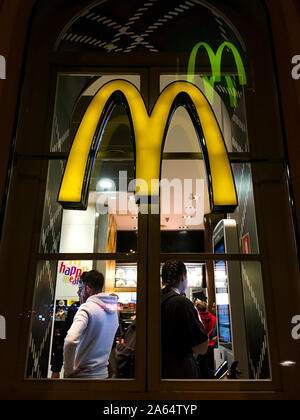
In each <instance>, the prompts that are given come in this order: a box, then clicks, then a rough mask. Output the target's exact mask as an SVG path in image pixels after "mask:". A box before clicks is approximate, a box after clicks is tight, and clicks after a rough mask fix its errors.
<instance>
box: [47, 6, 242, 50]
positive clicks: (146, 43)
mask: <svg viewBox="0 0 300 420" xmlns="http://www.w3.org/2000/svg"><path fill="white" fill-rule="evenodd" d="M199 41H205V42H207V43H209V45H210V46H211V48H212V49H213V50H215V51H216V50H217V49H218V47H219V46H220V45H221V44H222V43H223V42H232V43H233V44H234V45H235V46H236V47H237V48H238V50H239V51H240V53H241V54H244V53H245V45H244V42H243V40H242V38H241V36H240V35H239V33H238V31H237V29H236V28H234V27H233V26H232V25H231V23H230V22H229V20H228V19H227V18H225V17H224V16H223V15H222V14H221V13H220V12H219V11H217V10H216V9H215V8H213V7H212V6H211V5H208V4H207V3H206V2H204V1H200V0H163V1H160V0H149V1H147V0H145V1H144V2H140V1H139V0H131V1H126V2H124V1H123V0H116V1H113V2H112V1H109V0H104V1H99V2H97V4H96V5H95V3H94V5H92V6H90V7H88V8H85V9H84V10H82V11H81V12H80V13H79V14H78V15H77V16H76V17H75V18H73V19H72V21H71V22H70V23H69V24H68V25H67V26H66V27H65V29H64V31H63V32H62V33H61V34H60V36H59V38H58V39H57V42H56V45H55V50H56V51H57V52H67V51H72V52H76V51H78V52H80V51H102V52H114V53H117V52H119V53H131V52H152V53H155V52H190V51H191V49H192V48H193V46H194V45H195V44H196V43H197V42H199Z"/></svg>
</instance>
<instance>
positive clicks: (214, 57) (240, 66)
mask: <svg viewBox="0 0 300 420" xmlns="http://www.w3.org/2000/svg"><path fill="white" fill-rule="evenodd" d="M200 48H204V49H205V51H206V52H207V54H208V57H209V60H210V65H211V71H212V76H211V77H207V76H203V77H202V79H203V81H204V87H205V93H206V96H207V98H208V100H209V102H210V103H211V104H212V103H213V98H214V96H213V95H214V86H215V83H216V82H220V81H221V76H222V72H221V64H222V55H223V52H224V49H225V48H229V49H230V50H231V52H232V54H233V57H234V60H235V64H236V68H237V73H238V78H239V83H240V85H246V84H247V77H246V71H245V67H244V63H243V60H242V58H241V56H240V53H239V51H238V49H237V48H236V46H235V45H234V44H233V43H232V42H223V43H222V44H221V45H220V46H219V48H218V50H217V52H216V54H215V53H214V51H213V49H212V48H211V47H210V46H209V45H208V44H207V43H206V42H198V43H197V44H195V45H194V47H193V49H192V52H191V54H190V58H189V62H188V81H189V82H191V83H193V82H194V76H195V67H196V57H197V53H198V51H199V49H200ZM225 80H226V83H227V87H228V92H229V98H230V106H231V107H232V108H235V107H236V106H237V99H236V90H235V88H234V86H233V82H232V78H231V77H230V76H225Z"/></svg>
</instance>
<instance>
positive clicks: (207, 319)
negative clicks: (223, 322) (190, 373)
mask: <svg viewBox="0 0 300 420" xmlns="http://www.w3.org/2000/svg"><path fill="white" fill-rule="evenodd" d="M196 308H197V310H198V312H199V315H200V318H201V321H202V323H203V325H204V328H205V330H206V332H207V335H208V338H209V343H208V349H207V359H208V369H209V372H210V373H209V375H213V373H214V371H215V360H214V346H215V343H216V340H217V333H216V328H215V327H216V322H217V318H216V317H215V316H214V315H212V314H211V313H210V312H208V310H207V303H206V302H204V301H202V300H197V301H196Z"/></svg>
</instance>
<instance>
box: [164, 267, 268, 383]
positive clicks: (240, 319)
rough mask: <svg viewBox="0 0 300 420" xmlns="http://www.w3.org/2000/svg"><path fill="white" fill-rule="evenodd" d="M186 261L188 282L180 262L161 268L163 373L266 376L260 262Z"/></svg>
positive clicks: (181, 376)
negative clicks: (210, 267) (210, 265)
mask: <svg viewBox="0 0 300 420" xmlns="http://www.w3.org/2000/svg"><path fill="white" fill-rule="evenodd" d="M184 265H185V269H186V275H187V279H186V280H185V276H184V273H185V269H184V266H183V265H182V263H179V262H178V261H177V262H176V261H175V262H174V261H172V262H166V264H165V266H162V304H161V305H162V306H161V311H162V312H161V313H162V321H161V322H162V325H161V340H162V377H163V378H164V379H215V380H217V379H270V377H271V373H270V364H269V350H268V339H267V326H266V318H265V305H264V297H263V286H262V276H261V267H260V263H259V262H246V261H243V262H239V261H215V262H213V270H210V269H209V266H208V262H206V263H205V262H198V263H196V262H193V263H191V262H185V263H184ZM206 340H208V342H206ZM207 344H208V345H207Z"/></svg>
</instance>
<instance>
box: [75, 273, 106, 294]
mask: <svg viewBox="0 0 300 420" xmlns="http://www.w3.org/2000/svg"><path fill="white" fill-rule="evenodd" d="M80 282H81V283H83V284H86V285H87V286H89V287H91V288H92V289H93V290H96V291H100V292H101V291H102V289H103V286H104V277H103V274H102V273H99V271H97V270H90V271H84V272H83V273H82V274H81V276H80Z"/></svg>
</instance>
